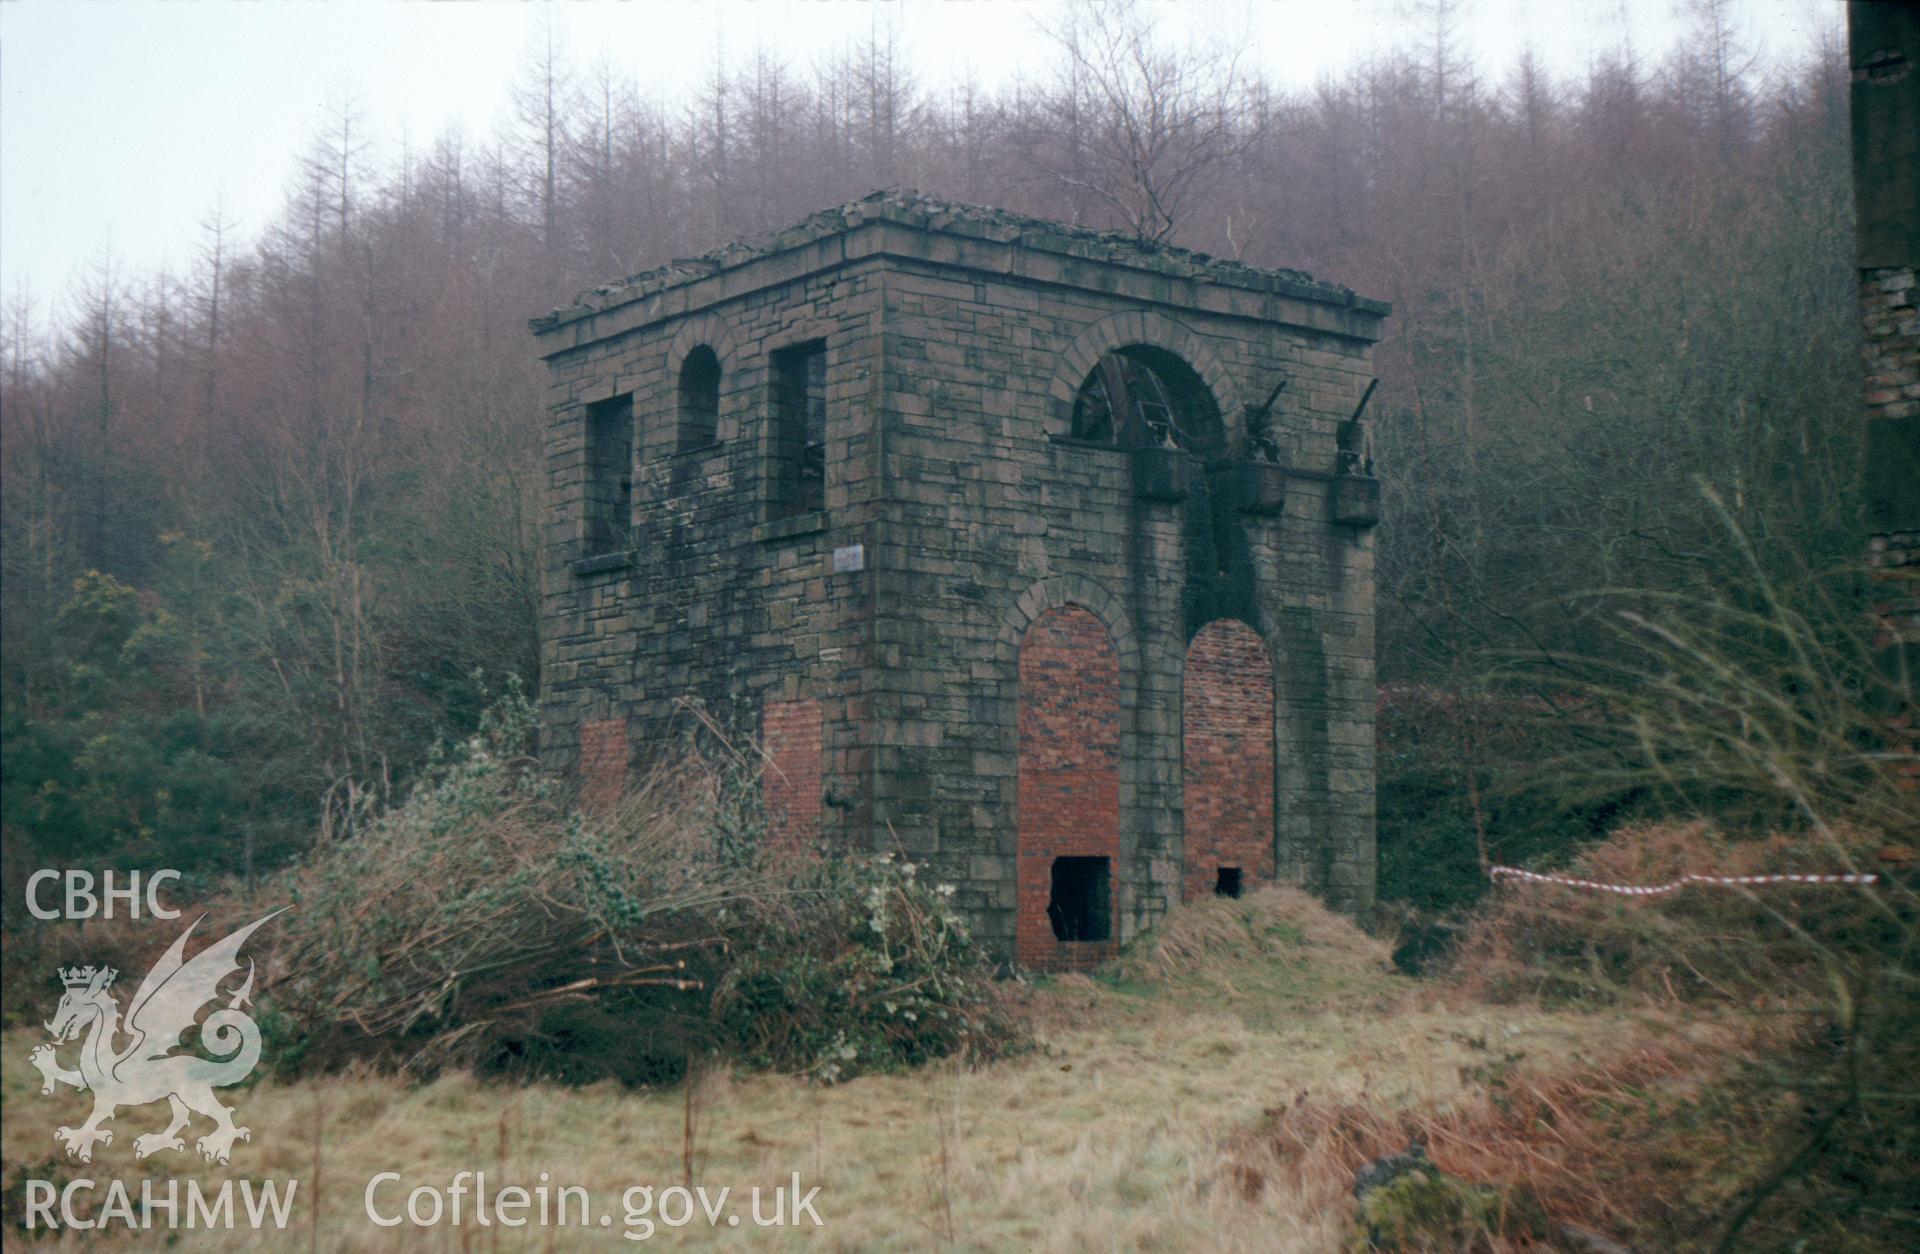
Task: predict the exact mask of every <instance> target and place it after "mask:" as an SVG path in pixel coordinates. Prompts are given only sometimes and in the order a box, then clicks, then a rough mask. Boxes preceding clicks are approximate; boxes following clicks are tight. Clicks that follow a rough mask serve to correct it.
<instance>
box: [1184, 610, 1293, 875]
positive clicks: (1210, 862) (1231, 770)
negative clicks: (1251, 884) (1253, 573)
mask: <svg viewBox="0 0 1920 1254" xmlns="http://www.w3.org/2000/svg"><path fill="white" fill-rule="evenodd" d="M1180 733H1181V754H1182V773H1183V779H1184V784H1185V791H1186V816H1185V839H1184V853H1185V863H1186V865H1185V868H1184V874H1183V875H1182V877H1181V888H1182V891H1181V896H1182V898H1183V899H1184V900H1187V901H1192V900H1194V899H1196V898H1199V897H1204V896H1207V895H1208V894H1212V893H1221V894H1223V895H1226V896H1235V897H1237V896H1239V895H1240V890H1241V887H1242V883H1243V880H1244V879H1246V878H1251V879H1255V880H1270V879H1272V878H1273V876H1274V849H1273V841H1274V825H1273V778H1274V776H1273V670H1272V666H1271V664H1270V663H1269V661H1268V659H1267V647H1266V645H1265V643H1264V642H1262V641H1261V639H1260V636H1259V633H1257V632H1256V631H1254V630H1253V628H1251V627H1249V626H1247V625H1246V624H1245V623H1243V622H1240V621H1238V620H1237V619H1231V618H1222V619H1216V620H1214V621H1213V622H1211V623H1208V624H1207V625H1206V626H1205V627H1203V628H1201V629H1200V632H1199V634H1197V635H1196V636H1194V638H1193V643H1192V644H1191V645H1189V646H1188V647H1187V666H1186V679H1185V683H1184V686H1183V691H1182V700H1181V713H1180ZM1228 870H1231V871H1232V872H1233V874H1232V875H1231V876H1230V877H1229V876H1227V875H1226V874H1224V872H1226V871H1228ZM1229 879H1230V880H1231V882H1232V885H1233V891H1232V892H1230V893H1229V892H1226V891H1225V888H1224V885H1225V884H1226V883H1227V882H1228V880H1229Z"/></svg>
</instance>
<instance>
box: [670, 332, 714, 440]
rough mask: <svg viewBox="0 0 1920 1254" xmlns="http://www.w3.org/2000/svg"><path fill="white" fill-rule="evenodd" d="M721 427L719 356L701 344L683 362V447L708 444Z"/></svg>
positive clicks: (681, 381)
mask: <svg viewBox="0 0 1920 1254" xmlns="http://www.w3.org/2000/svg"><path fill="white" fill-rule="evenodd" d="M719 428H720V358H719V357H718V356H717V355H715V353H714V351H713V350H712V349H711V348H709V347H707V346H706V345H705V344H702V345H700V346H698V347H697V348H695V349H694V350H693V351H692V352H690V353H688V354H687V358H686V360H685V361H683V362H681V363H680V442H679V445H680V451H681V452H683V453H684V452H686V451H687V450H689V449H698V448H706V447H707V446H708V445H710V444H712V443H713V442H714V441H715V440H716V439H717V438H718V437H719Z"/></svg>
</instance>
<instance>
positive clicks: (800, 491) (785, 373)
mask: <svg viewBox="0 0 1920 1254" xmlns="http://www.w3.org/2000/svg"><path fill="white" fill-rule="evenodd" d="M772 356H773V500H772V505H773V511H772V512H773V516H774V517H776V518H788V517H792V516H793V515H795V514H805V513H810V512H812V511H816V510H822V509H825V508H826V507H827V345H826V342H825V341H824V340H810V341H808V342H807V343H805V344H796V345H794V346H793V347H792V348H783V349H778V350H776V351H775V352H774V353H773V355H772Z"/></svg>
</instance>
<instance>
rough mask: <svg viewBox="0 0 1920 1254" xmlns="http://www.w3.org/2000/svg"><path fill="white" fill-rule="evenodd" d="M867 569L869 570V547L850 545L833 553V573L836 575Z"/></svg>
mask: <svg viewBox="0 0 1920 1254" xmlns="http://www.w3.org/2000/svg"><path fill="white" fill-rule="evenodd" d="M866 568H867V546H866V545H864V544H849V545H847V546H846V547H845V548H840V549H835V550H834V551H833V573H834V574H836V575H845V574H849V573H851V572H853V571H856V570H865V569H866Z"/></svg>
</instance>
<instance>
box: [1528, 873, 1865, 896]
mask: <svg viewBox="0 0 1920 1254" xmlns="http://www.w3.org/2000/svg"><path fill="white" fill-rule="evenodd" d="M1490 874H1491V875H1492V878H1493V882H1494V883H1496V884H1498V883H1499V882H1500V881H1501V879H1502V878H1510V879H1517V880H1532V881H1534V882H1535V883H1540V884H1565V885H1567V886H1568V887H1569V888H1590V889H1592V890H1593V891H1595V892H1598V893H1620V894H1622V895H1623V896H1627V897H1658V896H1660V895H1661V894H1662V893H1671V892H1678V891H1679V890H1680V889H1682V888H1685V887H1686V886H1687V885H1689V884H1714V885H1720V886H1734V887H1737V886H1740V885H1746V884H1877V883H1879V882H1880V877H1879V876H1877V875H1683V876H1681V877H1680V878H1679V879H1677V880H1674V881H1673V882H1672V883H1670V884H1651V885H1648V886H1646V887H1640V886H1638V885H1634V884H1601V883H1597V882H1596V881H1594V880H1579V879H1574V878H1572V877H1571V876H1566V875H1542V874H1540V873H1539V872H1538V871H1522V870H1521V869H1520V868H1519V867H1514V866H1497V867H1494V868H1493V869H1492V871H1491V872H1490Z"/></svg>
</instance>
